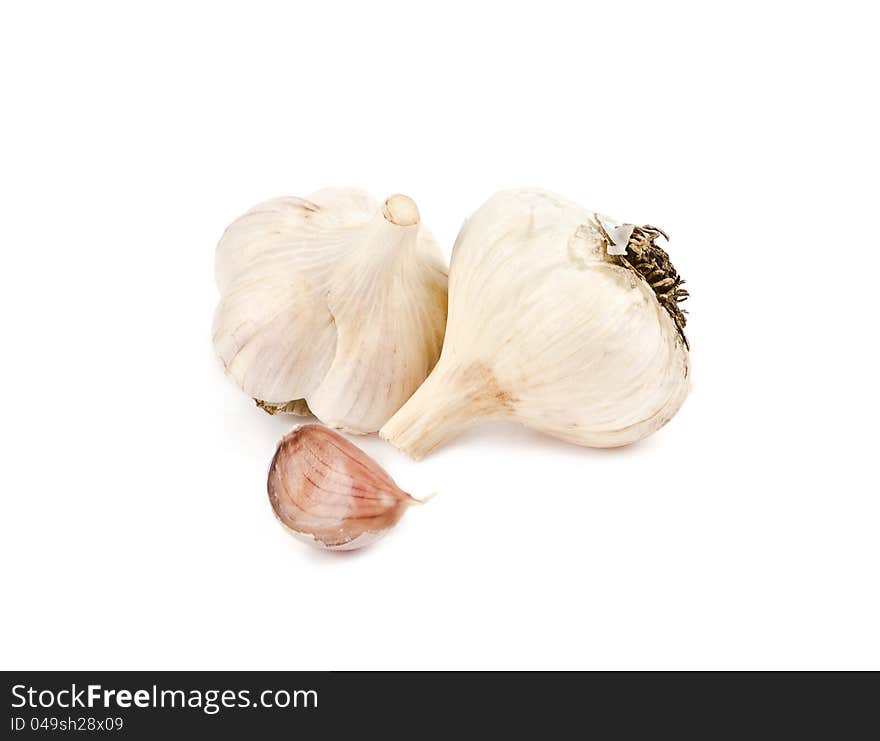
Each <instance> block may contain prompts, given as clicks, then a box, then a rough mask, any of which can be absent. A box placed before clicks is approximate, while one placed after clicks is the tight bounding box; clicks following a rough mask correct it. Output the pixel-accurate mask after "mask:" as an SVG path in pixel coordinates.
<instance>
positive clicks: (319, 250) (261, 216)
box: [213, 188, 447, 433]
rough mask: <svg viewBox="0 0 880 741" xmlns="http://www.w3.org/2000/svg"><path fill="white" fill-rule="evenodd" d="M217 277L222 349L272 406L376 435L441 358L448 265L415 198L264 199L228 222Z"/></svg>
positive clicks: (244, 381)
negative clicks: (309, 414) (231, 221)
mask: <svg viewBox="0 0 880 741" xmlns="http://www.w3.org/2000/svg"><path fill="white" fill-rule="evenodd" d="M216 280H217V286H218V288H219V291H220V303H219V305H218V307H217V310H216V313H215V317H214V327H213V336H214V345H215V348H216V350H217V353H218V355H219V357H220V359H221V361H222V363H223V365H224V367H225V369H226V371H227V373H228V374H229V375H230V376H231V377H232V378H233V379H234V380H235V381H236V383H238V385H239V386H240V387H241V388H242V389H243V390H244V391H245V393H247V394H248V395H249V396H250V397H252V398H253V399H254V400H255V401H256V402H257V404H258V405H259V406H261V407H262V408H264V409H265V410H266V411H269V412H270V413H275V412H279V411H280V412H289V413H292V414H306V413H308V412H309V411H311V412H312V413H313V414H314V415H315V416H316V417H318V419H320V420H321V421H323V422H324V423H325V424H327V425H329V426H331V427H337V428H341V429H344V430H347V431H349V432H354V433H367V432H374V431H376V430H378V429H379V428H380V427H381V426H382V425H383V424H384V423H385V422H386V421H387V420H388V418H389V417H390V416H391V415H392V414H393V413H394V412H395V411H397V409H398V408H400V406H401V405H402V404H403V403H404V402H405V401H406V399H407V398H409V396H410V395H411V394H412V393H413V391H415V389H416V388H418V386H419V384H420V383H421V382H422V381H423V380H424V379H425V377H426V376H427V375H428V373H429V372H430V371H431V369H432V368H433V367H434V364H435V363H436V362H437V358H438V357H439V354H440V349H441V346H442V344H443V333H444V329H445V326H446V287H447V275H446V266H445V263H444V259H443V255H442V253H441V251H440V248H439V246H438V245H437V243H436V241H435V240H434V238H433V237H432V236H431V234H430V233H429V232H428V230H427V229H426V228H425V227H424V226H423V225H422V224H421V222H420V217H419V211H418V208H417V207H416V204H415V203H414V202H413V201H412V200H411V199H410V198H408V197H406V196H403V195H395V196H391V197H390V198H388V199H387V200H386V201H385V202H384V203H379V202H378V201H376V200H375V199H374V198H373V197H372V196H370V195H369V194H367V193H364V192H362V191H359V190H355V189H352V188H331V189H326V190H321V191H318V192H317V193H314V194H312V195H311V196H309V197H308V198H307V199H303V198H276V199H274V200H270V201H266V202H265V203H262V204H260V205H258V206H256V207H255V208H253V209H251V210H250V211H248V212H247V213H246V214H244V215H243V216H241V217H240V218H239V219H237V220H236V221H235V222H233V223H232V224H231V225H230V226H229V227H228V228H227V229H226V232H225V233H224V234H223V237H222V239H221V240H220V243H219V244H218V246H217V252H216Z"/></svg>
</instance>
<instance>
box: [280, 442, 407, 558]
mask: <svg viewBox="0 0 880 741" xmlns="http://www.w3.org/2000/svg"><path fill="white" fill-rule="evenodd" d="M268 492H269V501H270V503H271V505H272V509H273V511H274V512H275V515H276V517H277V518H278V520H279V521H280V522H281V524H282V525H284V526H285V527H286V528H287V529H288V530H289V531H290V532H291V533H293V534H294V535H297V536H300V537H301V538H303V539H305V540H307V541H308V542H309V543H311V544H313V545H317V546H319V547H322V548H328V549H331V550H354V549H356V548H362V547H363V546H365V545H369V544H370V543H373V542H375V541H376V540H378V539H379V538H381V537H382V536H383V535H384V534H385V533H387V532H388V530H390V529H391V528H392V527H394V525H396V524H397V522H398V521H399V520H400V518H401V517H402V516H403V513H404V512H405V511H406V510H407V508H408V507H409V506H410V505H411V504H415V503H419V502H418V500H417V499H414V498H413V497H411V496H410V495H409V494H407V493H406V492H404V491H403V490H401V489H400V488H399V487H398V486H397V485H396V484H395V483H394V481H393V480H392V479H391V477H390V476H389V475H388V474H387V473H386V472H385V471H384V470H383V469H382V468H381V467H380V466H379V465H378V464H377V463H376V462H375V461H374V460H373V459H372V458H370V457H369V456H368V455H367V454H366V453H364V452H363V451H362V450H360V449H359V448H358V447H356V446H355V445H353V444H352V443H350V442H349V441H348V440H346V439H345V438H344V437H342V436H341V435H339V434H338V433H336V432H333V431H332V430H329V429H327V428H326V427H321V426H319V425H304V426H302V427H299V428H297V429H295V430H293V431H292V432H290V433H289V434H288V435H286V436H285V437H284V439H283V440H282V441H281V443H280V444H279V445H278V449H277V450H276V452H275V457H274V458H273V459H272V464H271V466H270V468H269V480H268Z"/></svg>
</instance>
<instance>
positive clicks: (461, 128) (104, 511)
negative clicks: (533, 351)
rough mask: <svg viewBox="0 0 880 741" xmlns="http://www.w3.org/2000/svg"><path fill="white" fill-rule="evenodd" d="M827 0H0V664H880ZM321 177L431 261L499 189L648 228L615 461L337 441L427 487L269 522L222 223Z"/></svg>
mask: <svg viewBox="0 0 880 741" xmlns="http://www.w3.org/2000/svg"><path fill="white" fill-rule="evenodd" d="M824 5H825V7H824V8H820V7H817V6H818V4H813V3H792V4H790V5H789V4H783V3H772V2H760V3H754V4H752V3H737V4H735V5H731V6H730V8H729V9H727V10H724V9H721V8H719V7H717V6H716V5H715V4H711V3H693V4H682V3H678V4H673V5H671V6H670V5H668V4H665V3H656V4H655V3H638V4H634V3H623V2H616V3H610V2H609V3H599V4H591V3H581V2H577V3H575V2H572V3H556V2H549V1H547V0H542V1H541V2H530V3H516V2H504V3H497V4H489V3H479V2H466V3H461V4H459V3H454V2H449V1H445V2H443V3H432V4H427V3H415V2H406V3H385V2H369V3H354V2H352V3H345V4H343V3H338V2H336V3H334V2H323V1H322V2H309V3H278V4H262V3H254V2H249V3H238V4H221V3H204V4H199V3H168V4H164V3H155V2H154V3H143V4H141V5H140V7H139V8H138V7H137V6H136V5H134V4H130V3H106V4H100V5H99V4H95V3H88V2H84V3H75V4H68V3H58V4H55V5H50V4H43V3H27V4H25V3H16V4H10V3H7V4H5V5H4V9H3V10H2V11H0V80H2V99H0V107H2V110H3V112H2V115H0V132H2V139H0V147H2V150H0V155H2V156H0V179H2V181H0V188H2V190H0V196H2V198H0V256H2V261H0V310H2V313H0V316H2V331H3V343H2V350H0V361H2V365H0V374H2V389H3V406H2V409H0V420H2V436H3V439H2V455H0V477H2V481H0V487H2V491H0V495H2V508H3V509H2V516H0V528H2V536H0V554H2V561H0V569H2V594H3V597H2V601H3V607H2V611H0V628H2V630H0V662H2V666H3V668H6V669H23V668H35V669H36V668H55V669H57V668H112V669H135V668H177V669H182V668H253V669H268V668H279V669H281V668H284V669H297V668H311V669H326V668H332V669H339V668H770V667H773V668H804V667H811V668H857V667H861V668H869V667H871V668H880V631H878V625H880V596H878V573H877V572H878V563H880V542H878V526H880V502H878V485H877V459H878V453H877V442H878V440H877V438H878V433H877V430H878V423H877V419H878V413H880V409H878V394H877V385H878V376H880V374H878V367H877V366H878V363H877V359H876V346H877V337H878V331H877V320H878V310H877V306H878V291H877V274H878V269H880V262H878V259H880V255H878V248H880V238H878V234H880V226H878V221H877V212H878V203H880V198H878V196H880V188H878V172H880V157H878V144H877V141H878V136H877V132H878V130H880V120H878V114H877V108H876V104H877V87H876V85H877V79H876V73H877V69H878V65H880V59H878V52H877V42H876V35H875V31H876V19H873V20H872V19H871V18H869V17H868V15H867V10H864V9H862V10H859V9H858V8H859V7H860V5H859V4H855V3H854V4H852V5H850V4H849V3H845V2H835V3H827V4H824ZM591 6H592V7H591ZM861 7H862V8H868V7H869V4H863V5H861ZM332 185H353V186H357V187H361V188H364V189H367V190H369V191H371V192H372V193H373V194H374V195H375V196H376V197H377V198H384V197H385V196H387V195H389V194H391V193H394V192H404V193H407V194H409V195H411V196H412V197H413V198H414V199H415V200H416V201H417V203H418V204H419V207H420V209H421V212H422V218H423V221H424V222H425V223H426V224H427V225H428V226H429V228H431V230H432V231H433V232H434V233H435V235H436V236H437V238H438V239H439V240H440V242H441V243H442V245H443V246H444V249H445V250H446V253H447V255H448V254H449V250H450V248H451V245H452V243H453V241H454V239H455V235H456V232H457V230H458V227H459V226H460V225H461V222H462V221H463V220H464V218H465V217H466V216H467V215H468V214H470V213H471V212H472V211H474V210H475V209H476V208H477V207H478V206H479V205H480V204H481V203H482V202H483V201H484V200H485V199H486V198H488V197H489V196H490V195H491V194H492V193H493V192H494V191H496V190H499V189H501V188H505V187H512V186H518V185H536V186H542V187H545V188H548V189H551V190H555V191H557V192H560V193H562V194H564V195H566V196H568V197H570V198H572V199H574V200H576V201H578V202H580V203H582V204H584V205H585V206H587V207H590V208H593V209H596V210H600V211H603V212H605V213H608V214H611V215H614V216H616V217H618V218H621V219H623V220H627V221H635V222H637V223H653V224H658V225H660V226H662V227H664V228H665V229H666V230H667V231H668V232H669V233H670V235H671V237H672V242H671V243H670V252H671V253H672V256H673V258H674V261H675V264H676V267H677V268H678V269H679V271H680V272H681V273H682V274H683V275H684V277H685V278H686V279H687V281H688V287H689V288H690V289H691V293H692V299H691V301H690V302H689V308H690V311H691V314H690V323H689V325H688V337H689V338H690V340H691V346H692V361H693V378H694V387H693V391H692V394H691V396H690V398H689V400H688V401H687V403H686V404H685V406H684V408H683V409H682V411H681V412H680V414H678V416H677V417H676V418H675V419H674V420H673V421H672V422H671V423H670V424H669V425H668V426H667V427H666V428H664V429H663V430H661V431H660V432H659V433H657V434H656V435H654V436H653V437H652V438H650V439H648V440H646V441H645V442H644V443H641V444H638V445H636V446H633V447H631V448H628V449H623V450H617V451H594V450H589V449H582V448H577V447H573V446H569V445H565V444H561V443H556V442H554V441H553V440H550V439H548V438H544V437H540V436H538V435H536V434H531V433H529V432H528V431H525V430H523V429H518V428H513V427H504V426H495V427H492V426H488V427H481V428H478V429H475V430H473V431H472V432H471V433H469V434H468V435H466V436H465V437H463V438H461V439H459V440H458V441H457V442H456V443H455V444H452V445H450V446H449V447H447V448H445V449H443V450H441V451H439V452H437V453H436V454H435V455H433V456H431V457H429V458H428V459H426V460H425V461H423V462H421V463H418V464H416V463H412V462H410V461H408V460H406V459H405V458H404V457H403V455H402V454H400V453H398V452H397V451H396V450H395V449H393V448H391V446H389V445H387V444H385V443H383V442H382V441H380V440H378V439H377V438H376V437H375V436H372V437H370V438H366V439H359V440H358V441H357V442H358V444H361V445H362V446H363V447H364V449H365V450H367V452H369V453H370V454H371V455H373V456H375V458H376V459H377V460H378V461H379V462H380V463H381V464H382V465H384V466H385V467H386V468H387V469H388V470H389V471H390V472H391V474H392V475H393V476H394V477H395V479H396V480H397V481H398V483H399V484H400V485H401V486H402V487H403V488H404V489H406V490H408V491H411V492H412V493H413V494H415V495H417V496H423V495H426V494H429V493H431V492H434V491H436V492H439V494H438V496H437V497H436V498H435V499H434V500H433V501H432V502H431V503H430V505H429V506H426V507H424V508H419V509H418V511H415V510H414V511H411V512H410V513H409V514H408V515H407V516H406V518H405V519H404V520H403V522H402V523H401V526H400V527H399V528H398V529H397V530H396V531H395V532H394V533H393V534H392V535H391V536H389V537H388V538H386V539H385V540H384V541H383V542H381V543H380V544H378V545H376V546H375V547H373V548H371V549H368V550H366V551H364V552H361V553H357V554H353V555H328V554H324V553H320V552H317V551H313V550H311V549H309V548H308V547H307V546H305V545H303V544H301V543H299V542H297V541H295V540H294V539H292V538H290V537H289V536H288V535H287V534H286V533H285V532H284V531H283V530H282V528H281V527H280V526H279V525H278V524H277V522H276V521H275V519H274V518H273V516H272V513H271V510H270V507H269V505H268V501H267V497H266V493H265V476H266V470H267V466H268V463H269V460H270V458H271V456H272V453H273V451H274V446H275V443H276V441H277V440H278V439H279V438H280V437H281V436H282V435H283V434H284V433H285V432H286V431H287V429H289V427H290V426H291V424H292V421H291V420H290V419H280V418H270V417H268V416H266V415H264V414H262V413H260V412H258V411H257V410H256V409H255V408H254V407H253V404H252V403H251V402H250V401H249V400H248V399H247V398H245V397H244V395H243V394H241V393H240V392H239V391H238V390H237V389H236V388H235V386H234V385H233V384H232V383H231V382H230V381H228V380H227V379H225V378H224V377H223V374H222V372H221V370H220V369H219V367H218V365H217V363H216V361H215V359H214V355H213V349H212V346H211V342H210V325H211V318H212V313H213V310H214V305H215V302H216V300H217V294H216V289H215V287H214V284H213V250H214V246H215V244H216V242H217V240H218V238H219V237H220V235H221V233H222V231H223V229H224V227H225V226H226V225H227V223H228V222H230V221H231V220H232V219H234V218H235V217H237V216H238V215H239V214H240V213H241V212H242V211H244V210H245V209H247V208H249V207H250V206H252V205H253V204H255V203H257V202H259V201H261V200H263V199H266V198H269V197H273V196H277V195H302V196H305V195H308V194H309V193H310V192H312V191H314V190H317V189H319V188H321V187H324V186H332Z"/></svg>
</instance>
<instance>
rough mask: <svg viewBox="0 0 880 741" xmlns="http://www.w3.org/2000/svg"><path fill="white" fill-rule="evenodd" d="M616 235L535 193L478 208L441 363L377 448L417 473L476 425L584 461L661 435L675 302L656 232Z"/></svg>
mask: <svg viewBox="0 0 880 741" xmlns="http://www.w3.org/2000/svg"><path fill="white" fill-rule="evenodd" d="M622 226H624V225H616V224H615V222H613V221H612V220H610V219H607V218H605V217H602V216H601V215H598V214H596V213H593V212H592V211H589V210H587V209H584V208H582V207H580V206H578V205H577V204H575V203H572V202H570V201H568V200H566V199H564V198H562V197H560V196H557V195H555V194H552V193H548V192H545V191H541V190H534V189H529V190H513V191H504V192H501V193H498V194H496V195H495V196H493V197H492V198H490V199H489V201H487V202H486V203H485V204H484V205H483V206H482V207H481V208H480V209H479V210H478V211H477V212H476V213H475V214H474V215H473V216H472V217H471V218H470V219H469V220H468V221H467V222H465V224H464V226H463V227H462V229H461V232H460V233H459V235H458V239H457V241H456V244H455V247H454V249H453V253H452V262H451V266H450V272H449V317H448V321H447V327H446V339H445V341H444V345H443V351H442V354H441V356H440V360H439V362H438V363H437V366H436V367H435V368H434V370H433V372H432V373H431V375H430V376H429V377H428V379H427V380H426V381H425V383H423V384H422V386H421V387H420V388H419V390H418V391H417V392H416V393H415V394H414V395H413V396H412V397H411V398H410V399H409V401H408V402H407V403H406V404H405V405H404V406H403V407H402V408H401V409H400V410H399V411H398V412H397V413H396V414H395V415H394V416H393V417H392V418H391V419H390V420H389V421H388V422H387V423H386V424H385V425H384V426H383V428H382V429H381V430H380V435H381V437H383V438H385V439H386V440H388V441H390V442H391V443H393V444H394V445H396V446H397V447H399V448H400V449H402V450H403V451H404V452H406V453H407V454H409V455H410V456H411V457H413V458H416V459H419V458H422V457H423V456H424V455H426V454H427V453H429V452H430V451H431V450H433V449H434V448H436V447H437V446H439V445H441V444H443V443H445V442H446V441H448V440H450V439H451V438H453V437H455V436H456V435H457V434H459V433H460V432H461V431H462V430H464V429H465V428H467V427H468V426H470V425H472V424H474V423H475V422H478V421H481V420H488V419H497V420H511V421H516V422H519V423H522V424H524V425H526V426H528V427H530V428H533V429H536V430H540V431H542V432H545V433H547V434H549V435H553V436H555V437H557V438H561V439H563V440H566V441H569V442H572V443H576V444H579V445H587V446H591V447H614V446H620V445H626V444H628V443H632V442H635V441H637V440H640V439H641V438H644V437H645V436H647V435H649V434H651V433H652V432H654V431H655V430H657V429H658V428H660V427H661V426H663V425H664V424H665V423H666V422H668V421H669V420H670V419H671V418H672V416H673V415H674V414H675V413H676V411H678V409H679V407H680V406H681V404H682V402H683V401H684V399H685V396H686V395H687V391H688V347H687V342H686V340H685V338H684V334H683V331H682V329H683V326H684V316H683V314H682V313H681V310H680V309H678V308H677V306H676V303H677V302H678V301H680V300H682V299H683V298H684V297H685V296H686V295H687V293H686V291H684V290H683V289H682V288H681V287H680V285H681V279H680V278H679V277H678V275H677V273H675V271H674V269H673V268H672V266H671V263H669V261H668V256H667V255H666V253H665V252H663V250H662V249H659V248H658V247H657V246H656V245H655V243H654V241H653V239H654V238H655V237H657V236H659V235H660V234H661V232H659V230H655V229H653V228H652V227H642V228H638V227H635V228H633V227H631V226H626V228H621V227H622ZM609 231H612V232H613V233H614V234H616V235H620V234H625V235H626V239H628V240H629V241H628V244H627V243H624V247H623V248H621V246H620V245H619V244H615V241H616V240H615V237H611V236H609ZM615 252H617V253H623V254H619V255H615V254H614V253H615ZM664 258H665V261H664Z"/></svg>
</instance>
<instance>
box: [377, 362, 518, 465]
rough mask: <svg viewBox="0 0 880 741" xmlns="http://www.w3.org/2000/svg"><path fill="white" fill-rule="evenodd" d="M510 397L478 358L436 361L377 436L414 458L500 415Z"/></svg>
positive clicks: (506, 409) (505, 409) (422, 456)
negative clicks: (461, 362)
mask: <svg viewBox="0 0 880 741" xmlns="http://www.w3.org/2000/svg"><path fill="white" fill-rule="evenodd" d="M514 401H515V400H514V397H513V395H512V394H510V393H509V392H507V391H505V390H504V389H502V388H500V387H499V385H498V382H497V381H496V379H495V377H494V375H493V373H492V371H491V369H490V368H489V367H488V366H487V365H484V364H482V363H473V364H470V365H467V366H461V365H459V364H458V363H456V362H454V361H448V362H443V360H442V359H441V361H440V362H439V363H438V364H437V367H436V368H435V370H434V372H433V373H432V374H431V375H430V376H428V378H427V380H426V381H425V382H424V383H423V384H422V385H421V386H420V387H419V389H418V390H417V391H416V392H415V393H414V394H413V395H412V396H411V397H410V398H409V401H407V403H406V404H404V406H403V408H402V409H400V410H399V411H398V413H397V414H395V415H394V416H393V417H392V418H391V419H390V420H389V421H388V422H387V423H386V424H385V426H384V427H382V429H381V430H380V431H379V436H380V437H381V438H382V439H383V440H387V441H389V442H391V443H393V444H394V445H395V446H397V447H398V448H399V449H400V450H402V451H403V452H404V453H406V454H407V455H408V456H410V457H411V458H413V459H414V460H421V459H422V458H424V457H425V456H426V455H428V453H430V452H431V451H432V450H434V448H438V447H440V446H441V445H444V444H445V443H447V442H448V441H449V440H451V439H453V438H455V437H457V436H458V435H459V434H460V433H461V432H463V431H464V430H466V429H467V428H468V427H470V426H471V425H473V424H476V423H477V422H479V421H484V420H487V419H493V418H494V419H503V418H505V417H506V416H507V412H508V411H509V410H510V409H511V408H512V406H513V403H514Z"/></svg>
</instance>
